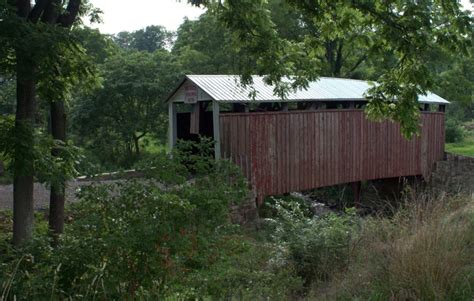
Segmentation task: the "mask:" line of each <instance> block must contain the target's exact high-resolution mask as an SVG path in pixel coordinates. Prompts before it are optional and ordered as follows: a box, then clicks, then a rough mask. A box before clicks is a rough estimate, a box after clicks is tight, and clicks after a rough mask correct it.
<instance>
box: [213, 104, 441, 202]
mask: <svg viewBox="0 0 474 301" xmlns="http://www.w3.org/2000/svg"><path fill="white" fill-rule="evenodd" d="M421 122H422V131H421V136H420V137H415V138H413V139H411V140H410V141H408V140H406V139H404V138H403V137H402V136H401V134H400V126H399V125H398V124H396V123H392V122H390V121H384V122H381V123H378V122H371V121H368V120H367V119H366V118H365V115H364V112H363V111H362V110H348V109H345V110H321V111H290V112H266V113H228V114H222V115H221V116H220V130H221V151H222V156H223V158H229V159H231V160H232V161H234V162H235V163H236V164H237V165H239V166H240V167H241V168H242V171H243V173H244V175H245V176H246V177H247V178H248V179H249V180H250V182H251V184H252V185H253V187H254V189H256V191H257V195H258V196H259V198H260V199H261V198H263V197H264V196H268V195H277V194H282V193H287V192H291V191H302V190H308V189H313V188H318V187H323V186H331V185H336V184H342V183H350V182H356V181H364V180H373V179H383V178H392V177H400V176H413V175H423V176H424V177H427V176H429V175H430V173H431V170H432V168H433V166H434V163H435V162H436V161H438V160H441V159H442V158H443V154H444V113H441V112H423V113H422V114H421Z"/></svg>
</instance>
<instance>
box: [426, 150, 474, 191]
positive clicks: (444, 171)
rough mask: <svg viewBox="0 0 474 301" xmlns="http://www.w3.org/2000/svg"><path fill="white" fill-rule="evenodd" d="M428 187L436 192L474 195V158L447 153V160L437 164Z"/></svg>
mask: <svg viewBox="0 0 474 301" xmlns="http://www.w3.org/2000/svg"><path fill="white" fill-rule="evenodd" d="M428 186H429V187H430V188H432V189H433V190H436V191H438V190H439V191H445V192H449V193H459V192H461V193H468V194H474V158H473V157H465V156H460V155H455V154H450V153H446V160H444V161H438V162H436V167H435V169H434V171H433V173H432V175H431V178H430V179H429V181H428Z"/></svg>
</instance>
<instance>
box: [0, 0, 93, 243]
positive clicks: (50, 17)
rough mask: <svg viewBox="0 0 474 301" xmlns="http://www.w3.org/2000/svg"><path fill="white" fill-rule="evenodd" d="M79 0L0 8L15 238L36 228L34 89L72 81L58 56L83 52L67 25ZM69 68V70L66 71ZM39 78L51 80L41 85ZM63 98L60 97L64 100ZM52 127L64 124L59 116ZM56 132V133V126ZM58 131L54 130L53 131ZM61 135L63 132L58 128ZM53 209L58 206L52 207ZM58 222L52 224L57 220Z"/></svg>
mask: <svg viewBox="0 0 474 301" xmlns="http://www.w3.org/2000/svg"><path fill="white" fill-rule="evenodd" d="M83 4H84V3H82V1H81V0H69V1H67V2H65V3H63V2H62V1H59V0H38V1H36V2H35V4H34V5H33V4H32V3H31V1H29V0H18V1H15V2H14V1H2V2H1V4H0V13H1V14H2V15H1V18H0V22H2V26H0V27H1V29H0V45H1V46H0V54H1V59H0V63H1V64H2V67H5V69H4V70H8V71H7V72H9V73H11V74H14V75H15V78H16V113H15V129H14V132H13V134H14V136H15V139H14V141H13V147H12V146H11V145H10V146H9V147H10V148H11V149H5V150H4V152H10V153H11V156H12V159H13V173H14V193H13V194H14V195H13V199H14V204H13V243H14V245H21V244H22V243H24V242H25V241H27V240H28V239H29V238H30V237H31V234H32V229H33V181H34V175H35V145H36V138H35V132H36V131H35V121H36V120H35V117H36V116H35V114H36V107H37V101H36V95H37V94H40V96H42V97H43V98H45V99H52V100H56V99H55V98H54V97H52V98H51V97H50V96H53V95H57V94H58V93H59V94H60V92H61V91H62V90H63V89H64V87H65V84H67V83H68V81H67V80H65V79H66V77H63V78H62V80H56V79H58V78H61V74H62V72H64V71H65V69H66V68H65V67H64V66H62V65H61V63H62V62H59V58H61V57H63V54H64V51H69V52H70V54H76V55H80V51H79V50H78V48H77V47H76V44H75V41H74V39H72V38H71V36H70V34H69V28H70V27H71V26H72V24H73V23H74V22H75V21H76V20H77V16H78V15H79V14H80V13H84V12H85V10H86V8H87V6H85V5H83ZM69 71H70V70H66V72H65V73H67V72H69ZM39 79H41V80H42V81H43V83H44V82H47V81H49V84H43V85H40V86H38V85H37V84H38V83H39ZM60 101H62V100H60ZM52 110H53V113H54V114H53V115H54V116H55V117H54V118H56V117H58V116H62V115H63V113H61V108H60V107H57V105H53V107H52ZM52 123H53V127H62V122H61V121H59V120H57V119H56V120H55V121H54V122H52ZM55 133H58V132H57V131H56V132H55ZM53 134H54V133H53ZM55 135H56V137H54V138H57V139H60V140H61V139H62V138H63V137H62V136H61V135H59V134H55ZM53 214H56V211H54V210H53ZM53 227H54V226H53Z"/></svg>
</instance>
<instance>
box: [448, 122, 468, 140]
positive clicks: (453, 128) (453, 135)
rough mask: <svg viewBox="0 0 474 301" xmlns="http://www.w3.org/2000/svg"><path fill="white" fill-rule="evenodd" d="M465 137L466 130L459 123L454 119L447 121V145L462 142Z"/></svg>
mask: <svg viewBox="0 0 474 301" xmlns="http://www.w3.org/2000/svg"><path fill="white" fill-rule="evenodd" d="M464 135H465V131H464V128H463V127H462V125H461V124H460V123H459V122H457V121H456V120H453V119H447V120H446V143H456V142H461V141H463V139H464Z"/></svg>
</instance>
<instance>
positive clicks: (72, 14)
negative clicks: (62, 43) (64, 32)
mask: <svg viewBox="0 0 474 301" xmlns="http://www.w3.org/2000/svg"><path fill="white" fill-rule="evenodd" d="M80 7H81V0H69V3H68V5H67V8H66V11H65V12H64V13H63V14H62V15H61V16H59V18H58V23H59V24H61V26H63V27H66V28H69V27H71V26H72V24H73V23H74V21H75V20H76V17H77V15H78V14H79V8H80Z"/></svg>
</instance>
